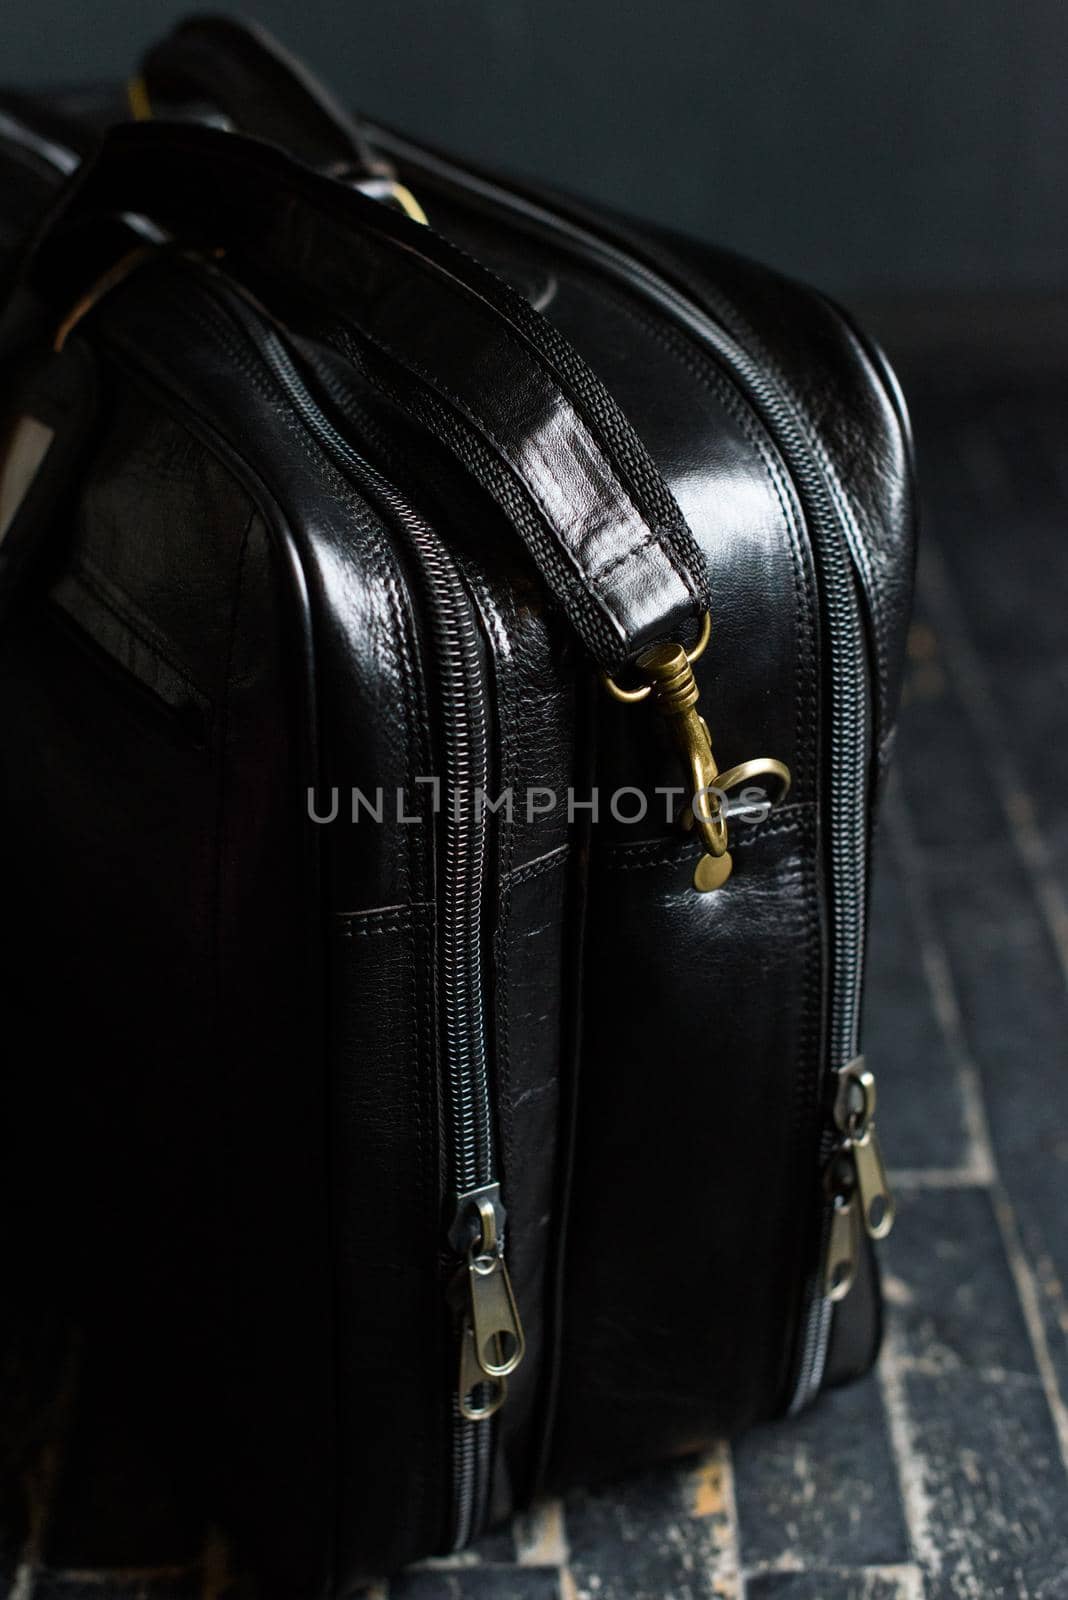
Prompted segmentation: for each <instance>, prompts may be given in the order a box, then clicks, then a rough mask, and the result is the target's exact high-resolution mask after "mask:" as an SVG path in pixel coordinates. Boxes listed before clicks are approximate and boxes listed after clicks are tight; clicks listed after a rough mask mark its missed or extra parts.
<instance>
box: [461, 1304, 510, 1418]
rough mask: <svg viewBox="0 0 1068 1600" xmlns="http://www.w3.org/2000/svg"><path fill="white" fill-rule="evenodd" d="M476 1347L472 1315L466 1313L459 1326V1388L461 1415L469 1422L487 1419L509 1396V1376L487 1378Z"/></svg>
mask: <svg viewBox="0 0 1068 1600" xmlns="http://www.w3.org/2000/svg"><path fill="white" fill-rule="evenodd" d="M477 1349H478V1347H477V1345H476V1343H475V1330H474V1328H473V1327H472V1326H471V1319H470V1317H464V1320H463V1323H462V1325H461V1327H460V1375H459V1379H458V1380H457V1386H456V1392H457V1404H458V1406H459V1410H460V1415H461V1417H464V1418H465V1419H466V1420H467V1421H468V1422H485V1420H486V1418H487V1417H492V1416H493V1414H494V1412H495V1411H499V1410H500V1409H501V1407H502V1406H503V1404H504V1402H505V1401H506V1400H507V1398H508V1380H507V1378H487V1376H486V1374H485V1373H484V1372H483V1370H482V1367H481V1365H480V1363H479V1360H478V1354H477Z"/></svg>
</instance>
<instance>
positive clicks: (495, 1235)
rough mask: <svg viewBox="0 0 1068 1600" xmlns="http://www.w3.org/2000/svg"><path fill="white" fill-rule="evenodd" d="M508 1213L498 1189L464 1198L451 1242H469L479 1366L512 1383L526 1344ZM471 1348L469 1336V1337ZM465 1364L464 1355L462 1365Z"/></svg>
mask: <svg viewBox="0 0 1068 1600" xmlns="http://www.w3.org/2000/svg"><path fill="white" fill-rule="evenodd" d="M503 1223H504V1207H503V1206H502V1204H501V1197H500V1189H499V1188H498V1186H497V1184H495V1183H494V1184H487V1185H486V1186H485V1187H484V1188H482V1189H473V1190H471V1191H470V1192H469V1193H468V1194H465V1195H461V1196H460V1200H459V1202H458V1205H457V1210H456V1220H455V1222H454V1224H453V1228H452V1231H451V1234H450V1238H451V1240H452V1242H453V1244H454V1246H455V1247H456V1248H457V1249H460V1248H463V1246H464V1243H465V1242H466V1249H465V1251H464V1255H465V1265H464V1276H465V1277H466V1280H467V1308H466V1311H465V1314H464V1326H465V1329H469V1330H470V1334H471V1342H472V1355H473V1359H474V1361H475V1362H476V1363H477V1365H478V1367H479V1368H480V1370H481V1371H482V1373H483V1374H484V1375H485V1376H486V1377H487V1378H492V1379H496V1378H506V1377H507V1376H508V1374H509V1373H511V1372H514V1371H515V1369H516V1368H517V1367H518V1365H519V1363H520V1362H521V1361H522V1359H523V1355H524V1353H525V1350H526V1340H525V1338H524V1335H523V1324H522V1321H521V1319H520V1316H519V1307H518V1306H517V1305H516V1300H515V1294H514V1293H513V1290H512V1280H511V1278H510V1276H509V1273H508V1266H507V1263H506V1261H505V1259H504V1238H503V1235H502V1232H501V1229H502V1226H503ZM463 1342H464V1343H465V1344H466V1343H467V1339H466V1334H465V1337H464V1341H463ZM463 1359H465V1358H464V1356H463V1354H461V1360H463Z"/></svg>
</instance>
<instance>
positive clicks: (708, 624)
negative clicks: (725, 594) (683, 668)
mask: <svg viewBox="0 0 1068 1600" xmlns="http://www.w3.org/2000/svg"><path fill="white" fill-rule="evenodd" d="M711 635H712V613H711V611H706V612H705V614H704V617H703V618H702V620H701V632H700V634H699V635H698V638H697V643H696V644H695V645H694V647H693V649H692V650H687V652H686V660H687V661H688V662H689V664H690V666H691V667H692V666H693V664H694V662H695V661H699V660H700V659H701V657H702V656H703V655H704V653H705V647H706V645H707V644H708V641H709V639H710V637H711ZM601 681H602V683H603V684H604V686H605V688H606V689H607V690H608V692H609V694H610V695H611V696H612V697H613V699H616V700H621V701H622V702H623V704H624V705H625V706H633V705H637V703H638V701H639V700H647V699H648V698H649V696H650V695H651V694H652V692H653V685H652V684H651V683H645V684H643V685H642V687H641V688H640V689H621V688H620V686H619V684H618V683H617V682H616V680H615V679H614V678H613V676H612V674H611V673H610V672H602V673H601Z"/></svg>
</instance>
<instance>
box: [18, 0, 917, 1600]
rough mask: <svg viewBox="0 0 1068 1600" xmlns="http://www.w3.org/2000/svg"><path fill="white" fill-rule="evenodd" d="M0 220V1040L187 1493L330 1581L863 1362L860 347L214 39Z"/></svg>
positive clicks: (773, 289)
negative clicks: (1, 1008)
mask: <svg viewBox="0 0 1068 1600" xmlns="http://www.w3.org/2000/svg"><path fill="white" fill-rule="evenodd" d="M131 106H132V111H133V113H136V115H133V114H131ZM0 181H2V203H0V212H2V215H0V250H2V256H0V273H2V279H3V293H4V297H5V298H4V307H5V309H4V321H3V324H2V327H0V339H2V349H3V381H2V396H0V400H2V407H3V426H4V440H5V443H4V457H3V477H2V480H0V481H2V501H0V509H2V517H0V529H2V534H3V537H2V542H0V584H2V589H0V601H2V627H0V718H2V727H3V739H2V740H0V771H2V784H3V788H2V805H3V814H2V819H0V820H2V827H0V841H2V843H0V850H2V855H3V861H2V871H3V881H4V884H5V917H4V971H5V978H6V984H7V988H8V991H9V994H10V997H11V998H10V1004H9V1006H8V1015H9V1023H10V1025H9V1035H10V1036H14V1033H13V1030H16V1029H17V1030H22V1032H21V1037H22V1039H23V1041H24V1042H23V1044H22V1045H21V1046H20V1048H22V1049H24V1050H26V1051H27V1052H28V1053H29V1055H30V1056H31V1057H32V1060H33V1061H34V1063H35V1070H34V1075H33V1076H34V1081H35V1082H36V1083H38V1084H40V1085H44V1086H46V1088H44V1089H42V1090H41V1091H40V1093H41V1095H42V1104H43V1105H44V1109H45V1114H46V1115H47V1117H48V1118H49V1119H51V1124H50V1125H54V1126H55V1127H56V1128H57V1129H65V1130H66V1131H65V1132H63V1133H57V1138H60V1137H61V1138H62V1148H63V1150H64V1152H65V1155H64V1161H63V1164H62V1166H63V1170H62V1171H61V1172H60V1173H58V1174H57V1176H56V1180H55V1181H56V1182H57V1183H61V1184H62V1183H65V1184H66V1185H67V1189H66V1193H67V1195H68V1198H69V1200H70V1202H71V1203H70V1204H69V1205H67V1206H66V1207H64V1208H63V1210H64V1215H63V1220H62V1226H61V1227H59V1226H58V1225H57V1244H56V1249H57V1260H60V1261H61V1262H64V1263H66V1268H65V1270H68V1271H69V1272H70V1274H71V1277H70V1283H71V1284H72V1285H78V1286H79V1287H77V1289H76V1290H75V1289H74V1288H72V1290H71V1293H72V1296H74V1297H75V1298H76V1299H78V1301H79V1306H80V1309H79V1310H78V1312H77V1314H78V1315H80V1316H81V1317H82V1318H83V1322H84V1326H85V1329H86V1332H85V1338H86V1341H87V1349H89V1350H90V1351H91V1350H92V1349H93V1348H94V1340H95V1341H96V1344H97V1345H101V1344H108V1345H109V1347H110V1349H111V1350H112V1351H113V1352H114V1351H115V1350H116V1349H120V1350H122V1351H123V1352H124V1353H123V1357H122V1362H123V1373H122V1388H123V1391H124V1393H125V1396H126V1400H127V1402H128V1403H129V1404H130V1405H131V1406H132V1407H133V1408H135V1409H136V1410H137V1411H138V1414H139V1415H140V1416H141V1417H142V1419H144V1421H145V1425H146V1426H148V1425H149V1423H150V1425H151V1428H152V1429H154V1430H156V1432H157V1434H158V1437H159V1438H160V1439H165V1440H166V1441H167V1450H168V1452H169V1455H170V1458H171V1459H172V1460H173V1462H174V1463H175V1471H176V1472H178V1471H180V1470H185V1471H186V1472H187V1475H188V1476H189V1477H190V1479H191V1480H194V1479H196V1480H199V1481H200V1482H201V1483H202V1484H203V1486H204V1493H205V1495H206V1496H207V1497H208V1500H209V1504H210V1510H211V1514H212V1515H213V1516H214V1517H215V1519H216V1520H217V1521H219V1522H220V1523H221V1524H222V1525H223V1526H224V1527H225V1528H226V1529H227V1530H228V1531H231V1532H233V1533H234V1534H235V1536H236V1537H237V1538H238V1540H239V1543H240V1546H241V1548H242V1549H243V1550H244V1551H245V1552H246V1554H247V1557H248V1559H249V1560H250V1561H251V1562H253V1564H255V1565H258V1567H259V1569H260V1570H261V1572H262V1573H263V1574H264V1575H265V1582H266V1583H267V1585H268V1590H269V1592H277V1593H278V1594H281V1595H285V1596H287V1597H292V1596H294V1595H305V1594H306V1595H309V1596H313V1595H314V1596H321V1595H327V1594H341V1593H345V1592H347V1591H348V1590H349V1589H350V1588H352V1587H353V1586H354V1585H356V1584H358V1583H359V1582H361V1581H364V1580H367V1579H368V1578H370V1577H373V1576H374V1575H376V1574H383V1573H387V1572H390V1571H392V1570H395V1569H396V1568H398V1567H399V1566H401V1565H402V1564H404V1563H406V1562H409V1561H411V1560H414V1559H417V1558H419V1557H422V1556H426V1555H429V1554H433V1553H441V1552H445V1551H449V1550H451V1549H455V1548H458V1547H461V1546H463V1545H464V1544H466V1543H467V1542H468V1541H470V1540H471V1539H472V1538H474V1537H476V1536H477V1535H478V1533H479V1532H480V1530H482V1529H484V1528H485V1527H486V1526H487V1525H489V1524H490V1523H491V1522H492V1521H494V1520H496V1519H499V1518H501V1517H504V1516H507V1515H508V1514H510V1513H511V1512H512V1511H513V1510H514V1509H516V1508H517V1507H522V1506H524V1505H526V1504H527V1503H528V1502H529V1501H530V1500H531V1497H532V1496H536V1495H539V1494H541V1493H546V1492H555V1491H559V1490H561V1489H564V1488H566V1487H567V1486H569V1485H573V1484H576V1483H583V1482H589V1481H593V1480H596V1479H603V1478H605V1477H608V1476H611V1475H613V1474H616V1473H620V1472H625V1471H627V1470H630V1469H632V1468H635V1467H637V1466H639V1465H643V1464H647V1463H652V1462H656V1461H659V1460H663V1459H666V1458H670V1457H674V1456H679V1455H683V1454H685V1453H686V1452H690V1451H694V1450H697V1449H699V1448H702V1447H705V1446H707V1445H708V1444H709V1443H710V1442H711V1441H714V1440H716V1439H718V1438H720V1437H722V1436H729V1435H732V1434H735V1433H737V1432H738V1431H739V1430H741V1429H744V1428H746V1427H747V1426H749V1425H750V1424H752V1423H754V1422H756V1421H758V1420H760V1419H764V1418H771V1417H775V1416H780V1415H782V1414H784V1413H789V1412H796V1411H799V1410H800V1409H801V1408H803V1407H805V1406H807V1405H808V1404H809V1403H810V1402H811V1401H812V1400H813V1399H814V1398H815V1397H816V1396H817V1394H818V1393H819V1391H820V1390H821V1389H822V1388H824V1387H825V1386H827V1385H830V1384H836V1383H839V1382H841V1381H844V1380H846V1379H849V1378H852V1377H854V1376H857V1375H859V1374H861V1373H863V1372H864V1371H865V1370H866V1369H867V1368H868V1367H869V1366H870V1364H871V1362H872V1360H873V1359H874V1356H875V1351H876V1346H877V1343H878V1333H879V1309H878V1290H877V1279H876V1273H875V1267H874V1260H873V1253H872V1248H871V1239H872V1238H873V1237H879V1236H881V1235H882V1234H883V1233H885V1231H886V1230H887V1228H888V1227H889V1225H890V1221H891V1219H892V1207H891V1201H890V1198H889V1195H888V1194H887V1192H886V1180H885V1175H884V1172H883V1168H882V1164H881V1158H880V1156H879V1149H878V1141H877V1137H876V1134H875V1132H874V1114H875V1081H874V1077H873V1075H872V1066H873V1064H871V1063H868V1064H865V1061H864V1058H863V1056H862V1055H861V1042H860V1003H861V990H862V983H863V958H864V945H865V933H866V918H867V887H868V882H869V867H870V853H871V843H872V827H873V815H874V809H875V801H876V796H877V794H878V792H879V788H880V783H881V780H882V776H883V773H884V769H885V764H886V759H887V755H888V751H889V748H890V745H891V741H892V735H893V727H894V718H895V707H896V703H897V697H898V689H899V682H900V674H901V665H902V654H903V641H904V631H905V627H906V621H907V613H908V607H909V598H910V587H911V577H912V510H911V486H910V460H909V442H908V429H907V422H906V419H905V414H904V409H903V406H902V402H901V398H900V395H899V393H898V390H897V387H896V385H895V382H894V379H893V377H892V375H891V374H890V372H889V370H888V368H887V366H886V364H885V362H884V361H883V359H882V358H881V356H880V354H879V353H878V351H877V350H876V349H875V348H874V347H873V346H872V344H871V343H870V342H869V341H868V340H867V339H866V338H865V337H864V335H863V334H861V333H860V332H858V331H857V329H856V328H855V327H854V326H853V325H852V324H851V322H850V321H849V320H848V319H847V318H846V317H845V316H844V315H843V314H842V313H841V312H840V311H839V310H837V309H836V308H835V307H834V306H832V305H831V304H830V303H829V302H828V301H826V300H825V299H823V298H821V297H820V296H819V295H817V294H814V293H812V292H810V291H808V290H806V289H801V288H798V287H796V286H795V285H793V284H792V283H789V282H786V281H784V280H783V279H782V278H780V277H778V276H776V275H775V274H774V273H772V272H769V271H767V270H765V269H763V268H760V267H756V266H753V265H751V264H749V263H748V262H745V261H742V260H739V259H737V258H736V257H734V256H733V255H731V254H729V253H726V252H723V251H718V250H715V249H712V248H710V247H708V246H705V245H700V244H696V243H694V242H692V241H690V240H687V239H684V238H679V237H674V236H671V235H669V234H667V233H664V232H658V231H656V230H654V229H652V228H650V227H646V226H642V225H638V224H631V223H630V222H627V221H626V220H623V219H620V218H619V217H617V216H615V215H610V214H608V213H606V212H602V211H599V210H598V209H596V208H594V207H592V206H588V205H586V204H585V203H583V202H581V201H579V200H576V199H574V198H572V197H570V196H567V197H564V196H560V195H557V194H553V193H548V192H543V191H541V190H539V189H538V188H536V187H535V186H532V185H523V184H519V183H516V182H514V181H512V180H510V179H505V178H501V177H498V176H496V175H495V174H492V173H488V172H484V171H481V170H475V169H473V168H472V167H471V166H469V165H467V164H465V163H463V162H459V161H456V160H454V159H452V158H451V157H448V156H445V155H442V154H440V153H439V152H438V151H436V150H432V149H427V148H424V147H423V146H422V145H420V144H418V143H417V142H415V141H414V140H412V139H409V138H406V137H404V136H402V135H400V134H397V133H396V132H393V131H391V130H389V129H387V128H383V127H379V126H376V125H372V124H369V123H366V122H357V121H355V120H353V119H352V118H350V117H349V116H348V114H347V113H345V112H343V111H342V110H340V109H339V108H338V107H337V106H336V105H335V104H334V103H333V102H332V101H331V100H330V98H329V97H328V96H327V95H326V94H325V93H324V92H323V91H322V90H321V89H320V88H318V87H317V86H316V85H315V84H314V83H313V82H312V81H311V80H310V79H309V78H308V76H307V75H306V74H305V73H304V72H303V71H302V70H300V69H299V68H297V67H295V66H294V65H293V64H292V63H291V62H289V61H288V59H287V58H286V57H285V56H284V55H283V53H282V52H281V51H280V50H278V49H277V47H275V46H273V45H272V44H271V43H270V42H269V41H267V40H266V39H265V38H264V37H263V36H262V35H260V34H259V33H257V32H255V31H254V30H252V29H250V28H247V27H245V26H244V25H239V24H237V23H235V22H232V21H225V20H221V19H208V18H205V19H198V18H193V19H190V20H189V21H188V22H186V23H184V24H183V25H181V26H180V27H178V28H177V29H176V30H175V31H174V32H173V33H172V34H171V35H170V36H169V37H167V38H166V39H164V40H163V41H162V42H161V43H160V44H159V45H158V46H156V47H155V48H154V49H153V50H152V51H151V52H150V53H149V55H148V56H147V58H146V60H145V62H144V63H143V67H142V71H141V75H140V77H139V78H138V79H137V80H136V81H135V82H134V84H133V85H132V86H131V91H130V98H129V102H127V100H126V99H125V97H121V96H119V95H118V93H116V94H114V95H112V94H111V93H110V91H102V92H100V93H95V94H94V93H85V94H69V95H59V94H57V95H55V96H51V97H49V96H39V97H36V98H27V97H25V96H17V95H14V94H11V95H7V96H4V97H2V98H0ZM60 997H61V998H60ZM28 1092H31V1091H28ZM116 1341H117V1342H116ZM123 1341H125V1342H123ZM183 1461H185V1462H187V1463H188V1467H187V1468H185V1469H181V1468H180V1467H179V1465H178V1464H179V1463H181V1462H183Z"/></svg>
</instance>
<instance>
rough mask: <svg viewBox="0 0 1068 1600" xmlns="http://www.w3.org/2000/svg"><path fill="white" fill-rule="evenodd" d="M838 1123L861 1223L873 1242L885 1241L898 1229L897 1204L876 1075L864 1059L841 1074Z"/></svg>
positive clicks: (836, 1110) (836, 1112)
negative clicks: (879, 1132)
mask: <svg viewBox="0 0 1068 1600" xmlns="http://www.w3.org/2000/svg"><path fill="white" fill-rule="evenodd" d="M834 1120H835V1125H836V1126H837V1128H838V1131H839V1132H840V1133H841V1134H842V1135H843V1136H844V1138H845V1140H846V1147H847V1149H848V1152H849V1155H850V1156H851V1158H852V1161H853V1167H854V1170H855V1172H856V1179H857V1197H858V1200H859V1202H860V1216H861V1221H862V1222H863V1224H864V1227H865V1229H866V1230H867V1233H868V1235H869V1237H870V1238H872V1239H885V1238H886V1236H887V1234H888V1233H889V1232H890V1229H891V1228H892V1227H893V1225H894V1201H893V1196H892V1195H891V1193H890V1185H889V1184H888V1182H887V1178H886V1167H885V1165H884V1163H883V1155H882V1150H881V1149H880V1146H879V1140H878V1137H877V1136H876V1132H875V1074H874V1073H873V1072H871V1071H870V1070H869V1068H868V1067H867V1066H866V1064H865V1061H864V1057H863V1056H856V1057H855V1058H854V1059H853V1060H852V1061H848V1062H847V1063H846V1065H845V1066H844V1067H842V1068H841V1070H840V1071H839V1073H838V1089H837V1092H836V1094H835V1100H834Z"/></svg>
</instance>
